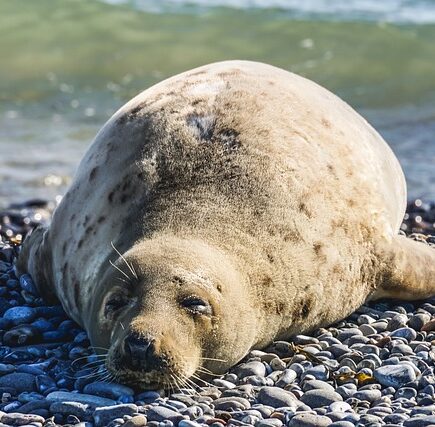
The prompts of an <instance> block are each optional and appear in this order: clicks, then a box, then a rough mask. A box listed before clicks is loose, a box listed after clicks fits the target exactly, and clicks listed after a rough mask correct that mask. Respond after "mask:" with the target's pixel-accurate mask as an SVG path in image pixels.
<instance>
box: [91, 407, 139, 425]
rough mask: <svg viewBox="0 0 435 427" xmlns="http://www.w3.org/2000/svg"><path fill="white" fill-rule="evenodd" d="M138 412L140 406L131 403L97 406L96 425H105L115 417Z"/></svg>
mask: <svg viewBox="0 0 435 427" xmlns="http://www.w3.org/2000/svg"><path fill="white" fill-rule="evenodd" d="M137 413H138V407H137V406H136V405H134V404H132V403H130V404H122V405H114V406H108V407H103V408H97V409H96V410H95V412H94V414H93V417H94V421H95V426H96V427H105V426H107V425H108V424H109V423H110V421H112V420H114V419H115V418H122V417H123V416H125V415H129V416H133V415H137Z"/></svg>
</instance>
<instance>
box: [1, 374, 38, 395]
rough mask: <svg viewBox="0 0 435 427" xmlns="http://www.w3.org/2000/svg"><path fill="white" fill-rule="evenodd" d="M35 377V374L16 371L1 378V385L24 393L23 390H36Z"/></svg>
mask: <svg viewBox="0 0 435 427" xmlns="http://www.w3.org/2000/svg"><path fill="white" fill-rule="evenodd" d="M35 379H36V377H35V375H32V374H26V373H20V372H14V373H12V374H6V375H4V376H3V377H1V378H0V387H12V388H14V389H15V390H16V391H17V392H18V393H22V392H23V391H35V390H36V387H35V385H36V384H35Z"/></svg>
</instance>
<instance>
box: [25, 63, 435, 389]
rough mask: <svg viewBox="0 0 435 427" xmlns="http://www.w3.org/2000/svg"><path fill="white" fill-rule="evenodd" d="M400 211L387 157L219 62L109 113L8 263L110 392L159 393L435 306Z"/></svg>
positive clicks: (431, 254) (312, 94)
mask: <svg viewBox="0 0 435 427" xmlns="http://www.w3.org/2000/svg"><path fill="white" fill-rule="evenodd" d="M405 206H406V185H405V180H404V176H403V173H402V170H401V168H400V165H399V163H398V161H397V159H396V158H395V156H394V154H393V153H392V151H391V150H390V148H389V147H388V145H387V144H386V143H385V142H384V140H383V139H382V138H381V137H380V136H379V135H378V133H376V131H375V130H374V129H373V128H372V127H371V126H370V125H369V124H368V123H367V122H366V121H365V120H364V119H363V118H362V117H361V116H359V115H358V114H357V113H356V112H355V111H354V110H352V109H351V108H350V107H349V106H348V105H347V104H346V103H344V102H343V101H341V100H340V99H339V98H337V97H336V96H335V95H333V94H332V93H330V92H329V91H327V90H326V89H323V88H322V87H320V86H318V85H317V84H315V83H313V82H311V81H309V80H307V79H305V78H302V77H299V76H297V75H295V74H292V73H289V72H287V71H284V70H282V69H279V68H275V67H273V66H270V65H266V64H261V63H255V62H248V61H227V62H220V63H215V64H211V65H206V66H203V67H200V68H197V69H194V70H191V71H188V72H185V73H183V74H179V75H177V76H175V77H172V78H169V79H168V80H165V81H163V82H161V83H159V84H157V85H155V86H153V87H151V88H150V89H148V90H146V91H144V92H142V93H141V94H140V95H138V96H137V97H135V98H134V99H133V100H131V101H130V102H128V103H127V104H126V105H125V106H123V107H122V108H121V109H120V110H119V111H118V112H116V113H115V114H114V116H113V117H112V118H111V119H110V120H109V121H108V122H107V123H106V124H105V125H104V127H103V128H102V129H101V131H100V132H99V133H98V134H97V136H96V138H95V140H94V142H93V144H92V145H91V147H90V148H89V150H88V152H87V153H86V155H85V156H84V158H83V160H82V161H81V163H80V165H79V168H78V170H77V173H76V175H75V178H74V180H73V182H72V185H71V187H70V188H69V190H68V192H67V193H66V194H65V196H64V198H63V200H62V201H61V203H60V205H59V206H58V208H57V209H56V211H55V212H54V215H53V219H52V222H51V225H50V226H49V228H47V229H44V228H39V229H36V230H35V231H34V232H33V233H32V234H31V235H30V237H28V238H27V239H26V240H25V242H24V245H23V249H22V251H21V254H20V257H19V260H18V264H17V267H18V270H19V271H20V272H24V271H27V272H29V273H30V274H31V275H32V276H33V278H34V280H35V282H36V284H37V286H38V287H39V289H40V291H41V292H42V293H43V294H44V295H45V297H46V298H57V299H58V300H59V301H60V302H61V303H62V305H63V307H64V308H65V310H66V312H67V313H68V314H69V315H70V316H71V317H72V318H73V319H74V320H75V321H77V322H78V323H79V324H80V325H82V326H83V327H84V328H85V329H86V331H87V332H88V334H89V337H90V340H91V342H92V344H93V345H94V346H96V347H98V348H101V349H105V350H102V351H107V359H106V366H107V369H108V370H109V371H110V372H111V373H112V374H113V376H114V377H115V378H116V379H117V380H118V381H120V382H124V383H128V384H133V385H135V386H137V387H141V388H146V389H153V388H161V387H165V388H169V387H173V386H176V385H178V386H181V385H187V384H191V382H192V381H195V380H196V379H198V378H204V376H206V375H207V373H210V372H212V373H222V372H224V371H226V370H227V369H228V368H229V367H231V366H232V365H234V364H235V363H236V362H238V361H239V360H241V359H242V358H243V357H244V356H245V355H246V354H247V353H248V352H249V351H250V350H251V349H257V348H258V349H261V348H264V347H265V346H267V345H268V344H270V343H271V342H273V341H274V340H280V339H288V338H290V337H291V336H292V335H293V334H296V333H302V332H304V331H308V330H311V329H313V328H317V327H319V326H323V325H327V324H331V323H333V322H335V321H337V320H339V319H342V318H344V317H345V316H347V315H348V314H350V313H351V312H352V311H354V310H355V309H356V308H357V307H358V306H360V305H361V304H362V303H363V302H364V301H365V300H366V299H367V298H372V299H374V298H381V297H398V298H405V299H418V298H424V297H428V296H429V295H432V294H433V293H435V251H433V249H431V248H430V247H427V246H425V245H424V244H422V243H418V242H415V241H411V240H409V239H406V238H405V237H403V236H401V235H398V232H399V227H400V224H401V220H402V218H403V216H404V212H405Z"/></svg>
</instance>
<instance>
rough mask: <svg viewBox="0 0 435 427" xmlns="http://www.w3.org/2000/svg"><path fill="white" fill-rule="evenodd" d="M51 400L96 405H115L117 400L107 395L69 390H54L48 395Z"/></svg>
mask: <svg viewBox="0 0 435 427" xmlns="http://www.w3.org/2000/svg"><path fill="white" fill-rule="evenodd" d="M47 400H48V401H50V402H80V403H85V404H88V405H93V406H95V407H101V406H113V405H115V404H116V401H115V400H113V399H108V398H106V397H100V396H93V395H91V394H82V393H73V392H69V391H53V392H52V393H49V394H48V395H47Z"/></svg>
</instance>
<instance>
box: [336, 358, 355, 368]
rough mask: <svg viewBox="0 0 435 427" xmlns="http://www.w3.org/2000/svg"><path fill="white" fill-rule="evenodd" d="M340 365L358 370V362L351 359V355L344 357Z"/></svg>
mask: <svg viewBox="0 0 435 427" xmlns="http://www.w3.org/2000/svg"><path fill="white" fill-rule="evenodd" d="M340 366H347V367H348V368H350V369H352V371H356V370H357V367H356V363H355V362H354V361H353V360H352V359H350V358H349V357H344V358H343V359H341V360H340Z"/></svg>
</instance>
